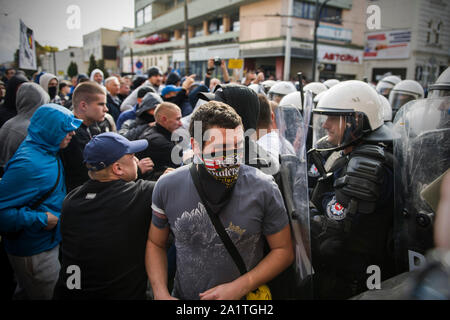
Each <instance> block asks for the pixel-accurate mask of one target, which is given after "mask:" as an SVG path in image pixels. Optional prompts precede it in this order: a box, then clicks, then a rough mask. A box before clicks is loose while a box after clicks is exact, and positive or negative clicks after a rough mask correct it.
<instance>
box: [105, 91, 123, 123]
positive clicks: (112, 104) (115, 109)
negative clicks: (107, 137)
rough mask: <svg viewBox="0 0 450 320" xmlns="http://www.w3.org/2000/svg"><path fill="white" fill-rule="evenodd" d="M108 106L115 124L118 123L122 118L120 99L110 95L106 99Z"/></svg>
mask: <svg viewBox="0 0 450 320" xmlns="http://www.w3.org/2000/svg"><path fill="white" fill-rule="evenodd" d="M106 106H107V107H108V113H109V114H110V115H112V117H113V118H114V122H117V119H119V116H120V99H119V98H117V99H114V98H113V97H112V96H111V95H110V94H109V93H108V95H107V97H106Z"/></svg>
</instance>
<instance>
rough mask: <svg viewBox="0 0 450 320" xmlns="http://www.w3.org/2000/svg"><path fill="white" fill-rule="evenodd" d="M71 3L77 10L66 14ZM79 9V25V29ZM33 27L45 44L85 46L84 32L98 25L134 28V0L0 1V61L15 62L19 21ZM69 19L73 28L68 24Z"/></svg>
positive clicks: (37, 38) (61, 46) (96, 27)
mask: <svg viewBox="0 0 450 320" xmlns="http://www.w3.org/2000/svg"><path fill="white" fill-rule="evenodd" d="M70 6H76V7H72V8H75V11H72V12H71V13H67V10H68V8H69V7H70ZM77 8H79V12H80V19H79V21H80V27H79V29H77V28H76V24H75V22H76V19H73V18H74V17H75V15H76V13H75V15H74V12H76V10H77ZM20 19H22V21H23V22H24V23H25V24H26V25H27V27H29V28H31V29H32V30H33V32H34V36H35V39H36V40H37V41H38V42H39V43H40V44H42V45H50V46H56V47H58V48H59V49H60V50H62V49H65V48H67V47H68V46H78V47H81V46H82V45H83V34H86V33H89V32H92V31H94V30H97V29H99V28H107V29H113V30H121V29H122V28H123V27H129V28H133V27H134V0H0V30H1V32H0V63H3V62H7V61H13V60H14V52H15V51H16V50H17V49H18V48H19V20H20ZM68 21H69V22H72V24H70V23H69V26H70V27H71V28H75V29H69V27H68Z"/></svg>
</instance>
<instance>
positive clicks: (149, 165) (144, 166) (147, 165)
mask: <svg viewBox="0 0 450 320" xmlns="http://www.w3.org/2000/svg"><path fill="white" fill-rule="evenodd" d="M154 166H155V164H154V163H153V161H152V159H150V158H143V159H141V160H139V162H138V167H139V169H140V170H141V173H142V174H145V173H147V172H148V171H152V170H153V167H154Z"/></svg>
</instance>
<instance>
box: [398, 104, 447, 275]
mask: <svg viewBox="0 0 450 320" xmlns="http://www.w3.org/2000/svg"><path fill="white" fill-rule="evenodd" d="M449 110H450V97H442V98H435V99H421V100H416V101H411V102H409V103H407V104H405V105H404V106H403V107H402V108H401V109H400V110H399V111H398V112H397V115H396V116H395V120H394V130H395V131H396V132H398V133H399V134H400V135H401V139H398V140H395V141H394V156H395V159H396V161H395V162H394V174H395V180H396V181H395V196H396V201H395V204H396V208H395V216H394V247H395V258H396V264H397V269H398V270H397V271H398V272H403V271H411V270H414V269H417V268H418V267H419V266H420V265H422V264H423V263H424V262H425V257H424V255H425V253H426V251H427V250H429V249H431V248H432V247H433V246H434V244H433V222H434V215H435V212H434V210H433V205H430V204H429V203H427V200H426V198H424V197H423V196H422V195H423V194H426V193H424V192H423V191H424V190H425V189H426V188H427V186H429V185H430V184H431V183H433V181H435V180H436V179H438V178H439V177H440V176H441V175H442V174H443V173H444V172H445V171H446V170H447V169H448V168H449V167H450V113H449V112H450V111H449Z"/></svg>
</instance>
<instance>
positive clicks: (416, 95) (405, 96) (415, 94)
mask: <svg viewBox="0 0 450 320" xmlns="http://www.w3.org/2000/svg"><path fill="white" fill-rule="evenodd" d="M424 94H425V93H424V91H423V88H422V86H421V85H420V83H418V82H417V81H414V80H402V81H400V82H399V83H398V84H396V85H395V87H394V88H393V89H392V90H391V92H390V93H389V103H390V104H391V108H392V116H393V117H395V114H396V113H397V111H398V110H399V109H400V108H401V107H402V106H403V105H404V104H405V103H407V102H408V101H411V100H417V99H421V98H423V97H424Z"/></svg>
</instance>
